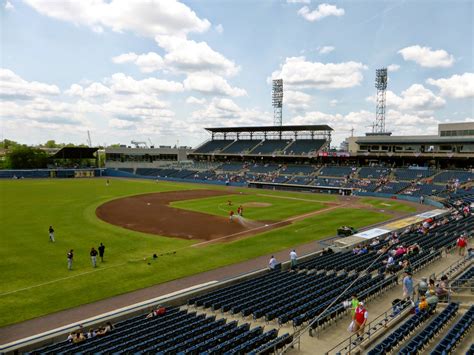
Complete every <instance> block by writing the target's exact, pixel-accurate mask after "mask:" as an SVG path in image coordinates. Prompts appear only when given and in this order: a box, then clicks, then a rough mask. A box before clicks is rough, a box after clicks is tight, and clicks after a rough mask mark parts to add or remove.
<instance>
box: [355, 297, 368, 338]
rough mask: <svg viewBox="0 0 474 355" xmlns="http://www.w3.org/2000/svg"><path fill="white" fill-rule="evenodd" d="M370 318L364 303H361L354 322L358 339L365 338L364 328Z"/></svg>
mask: <svg viewBox="0 0 474 355" xmlns="http://www.w3.org/2000/svg"><path fill="white" fill-rule="evenodd" d="M368 318H369V312H367V310H366V309H365V307H364V302H359V305H358V306H357V308H356V310H355V315H354V322H355V326H356V327H355V331H356V332H357V335H358V338H359V339H361V340H362V339H363V337H364V328H365V325H366V323H367V319H368Z"/></svg>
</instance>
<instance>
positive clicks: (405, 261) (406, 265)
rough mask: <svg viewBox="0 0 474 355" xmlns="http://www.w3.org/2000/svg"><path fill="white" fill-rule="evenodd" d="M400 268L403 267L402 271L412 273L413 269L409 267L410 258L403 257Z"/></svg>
mask: <svg viewBox="0 0 474 355" xmlns="http://www.w3.org/2000/svg"><path fill="white" fill-rule="evenodd" d="M402 268H403V272H405V273H409V274H413V269H412V268H411V263H410V260H408V259H403V261H402Z"/></svg>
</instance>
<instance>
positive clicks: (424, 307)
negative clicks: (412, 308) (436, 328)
mask: <svg viewBox="0 0 474 355" xmlns="http://www.w3.org/2000/svg"><path fill="white" fill-rule="evenodd" d="M428 307H429V305H428V301H427V300H426V297H425V296H421V298H420V302H419V303H418V306H417V311H418V312H425V311H427V310H428Z"/></svg>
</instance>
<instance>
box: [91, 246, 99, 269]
mask: <svg viewBox="0 0 474 355" xmlns="http://www.w3.org/2000/svg"><path fill="white" fill-rule="evenodd" d="M97 254H98V253H97V250H95V249H94V247H92V249H91V252H90V256H91V262H92V267H97Z"/></svg>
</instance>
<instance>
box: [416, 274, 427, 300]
mask: <svg viewBox="0 0 474 355" xmlns="http://www.w3.org/2000/svg"><path fill="white" fill-rule="evenodd" d="M427 281H428V280H427V278H426V277H422V278H421V281H420V283H419V284H418V298H421V297H422V296H425V295H426V292H427V291H428V282H427Z"/></svg>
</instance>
